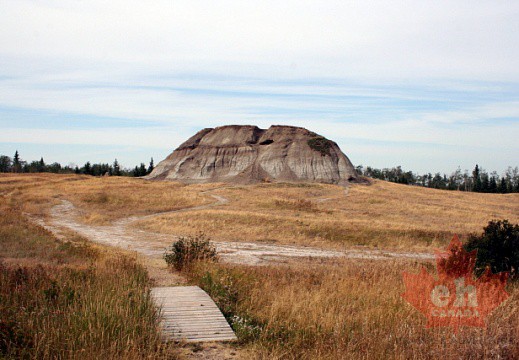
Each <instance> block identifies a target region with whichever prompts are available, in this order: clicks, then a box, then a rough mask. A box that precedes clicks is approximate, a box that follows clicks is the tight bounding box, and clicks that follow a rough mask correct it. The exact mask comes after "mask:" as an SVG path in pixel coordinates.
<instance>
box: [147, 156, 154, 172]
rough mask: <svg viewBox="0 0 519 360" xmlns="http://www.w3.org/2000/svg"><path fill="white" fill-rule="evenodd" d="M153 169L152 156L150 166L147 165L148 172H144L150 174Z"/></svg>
mask: <svg viewBox="0 0 519 360" xmlns="http://www.w3.org/2000/svg"><path fill="white" fill-rule="evenodd" d="M153 169H155V166H154V164H153V158H151V160H150V166H148V172H147V173H146V174H150V173H151V172H152V171H153Z"/></svg>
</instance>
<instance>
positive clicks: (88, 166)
mask: <svg viewBox="0 0 519 360" xmlns="http://www.w3.org/2000/svg"><path fill="white" fill-rule="evenodd" d="M83 174H86V175H92V165H91V164H90V161H87V162H86V164H85V166H84V167H83Z"/></svg>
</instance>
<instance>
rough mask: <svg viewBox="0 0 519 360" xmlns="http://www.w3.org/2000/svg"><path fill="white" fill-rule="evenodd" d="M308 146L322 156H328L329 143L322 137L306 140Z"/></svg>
mask: <svg viewBox="0 0 519 360" xmlns="http://www.w3.org/2000/svg"><path fill="white" fill-rule="evenodd" d="M308 146H310V148H312V149H313V150H315V151H319V152H320V153H321V155H322V156H325V155H330V147H331V142H330V140H328V139H326V138H324V137H322V136H317V137H314V138H311V139H310V140H308Z"/></svg>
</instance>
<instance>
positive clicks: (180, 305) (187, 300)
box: [151, 286, 236, 342]
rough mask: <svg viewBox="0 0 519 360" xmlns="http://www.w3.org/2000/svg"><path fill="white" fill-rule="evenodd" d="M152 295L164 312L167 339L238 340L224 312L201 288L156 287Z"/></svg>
mask: <svg viewBox="0 0 519 360" xmlns="http://www.w3.org/2000/svg"><path fill="white" fill-rule="evenodd" d="M151 295H152V297H153V299H154V301H155V303H156V304H157V305H158V306H160V307H161V309H162V311H161V314H162V319H161V327H162V332H163V335H164V337H165V338H166V339H167V340H174V341H187V342H201V341H229V340H236V335H235V334H234V332H233V330H232V329H231V327H230V326H229V324H228V323H227V320H225V317H224V316H223V314H222V313H221V311H220V309H218V307H217V306H216V304H215V303H214V301H213V300H212V299H211V298H210V297H209V295H207V293H206V292H205V291H204V290H202V289H200V288H199V287H198V286H174V287H156V288H153V289H152V290H151Z"/></svg>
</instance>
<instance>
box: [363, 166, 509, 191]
mask: <svg viewBox="0 0 519 360" xmlns="http://www.w3.org/2000/svg"><path fill="white" fill-rule="evenodd" d="M356 170H357V173H358V174H359V175H362V176H366V177H370V178H373V179H380V180H385V181H390V182H394V183H399V184H407V185H416V186H423V187H429V188H434V189H442V190H458V191H473V192H483V193H500V194H507V193H515V192H519V168H518V167H517V166H516V167H515V168H512V167H511V166H509V167H508V169H506V171H505V172H504V173H503V174H502V175H501V176H499V174H498V173H497V172H496V171H492V172H491V173H489V172H487V171H486V170H484V169H482V168H480V167H479V165H477V164H476V166H475V168H474V170H473V171H472V173H469V171H468V170H465V171H463V172H462V171H461V169H460V168H459V167H458V169H456V171H454V172H452V173H451V174H450V175H447V174H441V173H435V174H434V175H433V174H431V173H427V174H416V173H413V172H412V171H405V170H403V169H402V167H401V166H397V167H392V168H384V169H377V168H373V167H371V166H367V167H366V168H364V166H362V165H359V166H357V167H356Z"/></svg>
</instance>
